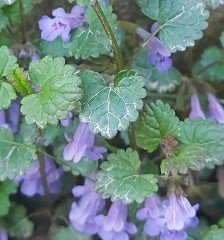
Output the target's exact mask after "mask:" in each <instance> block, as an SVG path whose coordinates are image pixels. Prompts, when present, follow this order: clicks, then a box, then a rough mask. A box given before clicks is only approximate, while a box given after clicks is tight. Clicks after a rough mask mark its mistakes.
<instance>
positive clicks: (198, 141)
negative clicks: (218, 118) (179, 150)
mask: <svg viewBox="0 0 224 240" xmlns="http://www.w3.org/2000/svg"><path fill="white" fill-rule="evenodd" d="M180 128H181V134H180V137H179V140H180V141H181V142H182V143H183V144H192V145H197V146H199V147H202V148H203V149H204V155H205V156H206V159H207V161H208V160H209V159H210V160H209V164H208V165H207V166H208V167H213V166H214V164H220V163H222V162H223V160H224V156H223V149H224V125H223V124H218V123H216V122H215V121H212V120H203V119H199V118H198V119H193V120H189V119H187V120H185V122H181V123H180Z"/></svg>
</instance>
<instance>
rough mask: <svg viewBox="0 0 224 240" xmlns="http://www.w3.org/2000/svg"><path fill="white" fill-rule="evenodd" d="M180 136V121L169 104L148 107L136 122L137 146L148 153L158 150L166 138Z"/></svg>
mask: <svg viewBox="0 0 224 240" xmlns="http://www.w3.org/2000/svg"><path fill="white" fill-rule="evenodd" d="M179 135H180V127H179V119H178V118H177V117H176V116H175V112H174V110H172V109H171V108H170V106H169V105H168V104H164V103H163V102H161V101H159V100H158V101H156V103H151V104H150V106H146V109H145V111H144V112H143V113H142V114H141V115H140V117H139V119H138V121H137V122H136V140H137V144H138V145H139V146H140V147H142V148H143V149H146V150H147V151H148V152H153V151H154V150H156V149H157V148H158V147H159V145H160V142H161V139H163V138H164V137H173V138H176V137H178V136H179Z"/></svg>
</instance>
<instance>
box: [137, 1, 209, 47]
mask: <svg viewBox="0 0 224 240" xmlns="http://www.w3.org/2000/svg"><path fill="white" fill-rule="evenodd" d="M137 3H138V5H139V6H140V8H141V10H142V12H143V13H144V14H145V15H146V16H148V17H149V18H152V19H153V20H155V21H157V22H158V23H159V25H160V28H161V30H160V32H159V36H160V39H161V41H162V42H163V43H164V44H165V45H166V46H167V48H169V49H170V50H179V51H184V50H185V49H186V47H188V46H193V45H194V44H195V40H197V39H200V38H201V37H202V36H203V34H202V30H204V29H205V28H207V26H208V24H207V22H206V20H207V19H208V17H209V12H208V11H207V10H206V9H205V7H206V5H205V4H204V3H203V2H202V1H198V0H154V1H152V0H137Z"/></svg>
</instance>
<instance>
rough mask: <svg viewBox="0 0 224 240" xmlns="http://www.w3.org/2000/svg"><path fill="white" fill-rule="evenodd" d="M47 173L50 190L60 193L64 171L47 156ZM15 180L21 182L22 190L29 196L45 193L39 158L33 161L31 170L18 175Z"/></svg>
mask: <svg viewBox="0 0 224 240" xmlns="http://www.w3.org/2000/svg"><path fill="white" fill-rule="evenodd" d="M45 173H46V176H47V183H48V187H49V191H50V192H51V193H58V192H59V191H60V189H61V187H62V183H61V181H60V177H61V176H62V175H63V173H64V171H63V170H62V168H58V167H57V166H56V165H55V163H54V161H53V160H51V159H50V158H48V157H45ZM15 180H16V181H17V182H21V192H22V193H23V194H24V195H27V196H29V197H32V196H34V195H36V194H40V195H44V190H43V186H42V181H41V174H40V165H39V161H38V160H36V161H35V162H33V163H32V164H31V166H30V168H29V170H28V171H26V172H25V173H24V174H23V175H22V176H18V177H16V179H15Z"/></svg>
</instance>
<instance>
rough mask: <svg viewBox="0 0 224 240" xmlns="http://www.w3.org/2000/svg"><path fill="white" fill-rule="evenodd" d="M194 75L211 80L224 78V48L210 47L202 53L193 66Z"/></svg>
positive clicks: (218, 80)
mask: <svg viewBox="0 0 224 240" xmlns="http://www.w3.org/2000/svg"><path fill="white" fill-rule="evenodd" d="M193 75H194V76H197V77H203V78H205V79H207V80H209V81H211V82H216V81H217V82H220V81H223V80H224V50H223V49H220V48H219V47H216V46H214V47H210V48H208V49H206V50H205V52H204V53H203V54H202V56H201V59H200V60H199V61H198V63H197V64H196V65H195V66H194V68H193Z"/></svg>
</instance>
